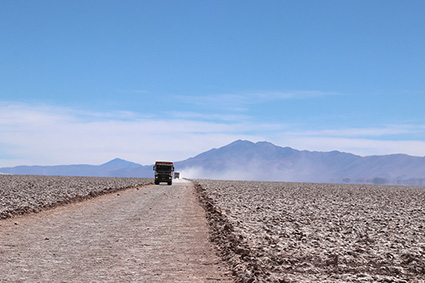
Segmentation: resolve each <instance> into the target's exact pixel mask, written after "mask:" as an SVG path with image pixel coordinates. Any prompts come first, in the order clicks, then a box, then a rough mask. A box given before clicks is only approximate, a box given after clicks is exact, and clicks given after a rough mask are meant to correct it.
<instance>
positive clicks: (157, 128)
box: [0, 104, 255, 167]
mask: <svg viewBox="0 0 425 283" xmlns="http://www.w3.org/2000/svg"><path fill="white" fill-rule="evenodd" d="M249 128H250V125H249V124H247V123H246V124H244V123H242V122H236V121H233V122H231V123H229V122H226V123H223V122H220V121H219V122H214V121H202V120H200V119H194V118H193V117H191V118H190V119H189V118H174V119H157V118H149V117H146V116H141V115H139V114H138V113H131V112H124V113H123V112H107V113H102V112H92V113H90V112H82V111H78V110H75V109H67V108H63V107H60V108H57V107H54V106H50V107H49V106H30V105H23V104H0V132H1V133H2V134H1V136H0V151H2V152H4V151H6V150H7V151H8V155H9V156H15V157H17V158H16V159H15V160H11V159H10V158H8V159H5V158H4V157H3V160H1V157H0V167H2V164H1V163H4V164H5V165H7V166H9V165H17V164H70V163H92V164H96V163H97V164H99V163H102V162H105V161H108V160H109V159H112V158H115V157H121V158H126V159H129V160H132V161H135V162H140V163H142V164H150V163H152V162H153V161H154V160H155V159H160V158H163V159H171V160H183V159H186V158H188V157H191V156H193V155H195V154H198V153H200V152H202V151H204V150H208V149H211V148H212V147H217V146H221V145H223V144H226V143H229V142H232V141H233V140H236V139H239V138H245V139H254V140H255V136H252V135H250V134H249V133H246V132H248V129H249ZM4 155H5V154H3V156H4Z"/></svg>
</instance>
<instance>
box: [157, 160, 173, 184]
mask: <svg viewBox="0 0 425 283" xmlns="http://www.w3.org/2000/svg"><path fill="white" fill-rule="evenodd" d="M153 171H155V185H159V183H161V182H167V184H168V185H171V184H172V183H173V172H174V164H173V162H170V161H156V162H155V165H154V166H153Z"/></svg>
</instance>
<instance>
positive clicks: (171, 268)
mask: <svg viewBox="0 0 425 283" xmlns="http://www.w3.org/2000/svg"><path fill="white" fill-rule="evenodd" d="M151 182H152V180H151V179H132V178H81V177H47V176H0V193H1V195H0V217H1V218H3V220H0V276H1V277H0V282H45V281H49V282H56V281H61V282H82V281H83V282H117V281H119V282H425V188H424V187H396V186H367V185H342V184H310V183H278V182H243V181H216V180H214V181H212V180H192V182H189V181H183V180H182V181H178V182H176V183H175V184H173V186H166V185H162V186H153V185H150V183H151ZM124 188H125V189H124ZM65 204H66V205H65ZM200 204H201V205H200ZM57 206H58V207H57ZM52 208H53V209H52ZM33 212H38V213H36V214H35V213H33ZM21 214H23V215H21Z"/></svg>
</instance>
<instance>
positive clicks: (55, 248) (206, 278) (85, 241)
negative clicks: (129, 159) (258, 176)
mask: <svg viewBox="0 0 425 283" xmlns="http://www.w3.org/2000/svg"><path fill="white" fill-rule="evenodd" d="M0 274H1V278H0V281H1V282H131V281H132V282H233V280H232V278H231V277H230V275H229V273H228V271H227V269H226V266H225V265H223V263H222V261H221V259H220V258H219V257H218V256H216V255H215V250H214V246H213V245H212V244H211V243H210V242H209V241H208V226H207V223H206V218H205V212H204V210H203V209H202V208H201V207H200V206H199V203H198V200H197V198H196V194H195V190H194V188H193V185H192V184H191V183H189V182H184V181H181V182H175V183H174V184H173V185H172V186H166V185H161V186H145V187H142V188H133V189H128V190H125V191H119V192H116V193H111V194H107V195H103V196H99V197H97V198H93V199H90V200H85V201H83V202H80V203H74V204H70V205H67V206H62V207H59V208H55V209H51V210H47V211H42V212H40V213H38V214H30V215H25V216H19V217H14V218H10V219H5V220H1V221H0Z"/></svg>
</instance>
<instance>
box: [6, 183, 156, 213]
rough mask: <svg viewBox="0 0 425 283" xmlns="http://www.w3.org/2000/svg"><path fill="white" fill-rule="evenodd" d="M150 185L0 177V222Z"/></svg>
mask: <svg viewBox="0 0 425 283" xmlns="http://www.w3.org/2000/svg"><path fill="white" fill-rule="evenodd" d="M152 183H153V179H143V178H99V177H64V176H30V175H0V219H5V218H9V217H12V216H13V215H17V214H24V213H28V212H38V211H40V210H43V209H46V208H51V207H55V206H58V205H61V204H66V203H70V202H74V201H78V200H82V199H86V198H90V197H93V196H97V195H101V194H105V193H109V192H115V191H118V190H121V189H124V188H128V187H135V186H138V185H147V184H152Z"/></svg>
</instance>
